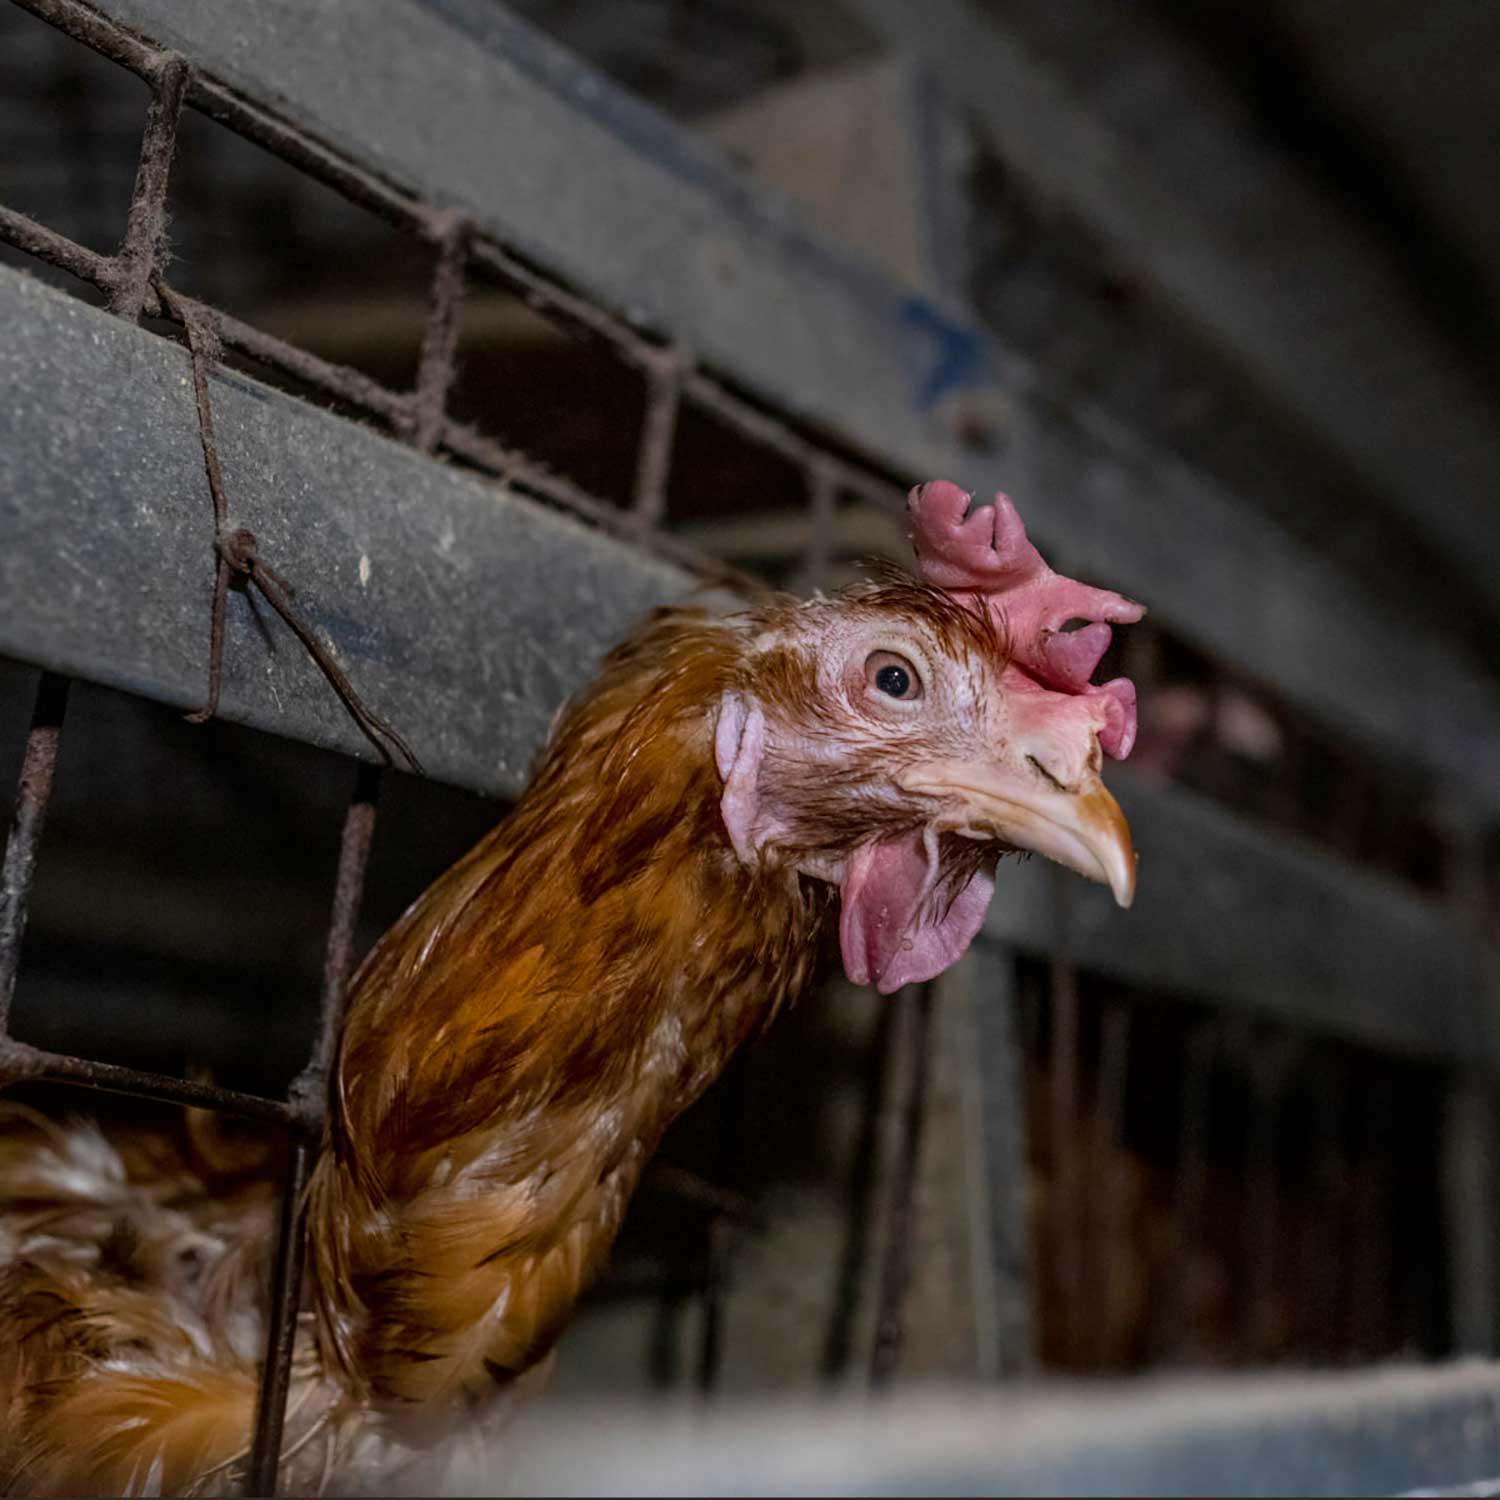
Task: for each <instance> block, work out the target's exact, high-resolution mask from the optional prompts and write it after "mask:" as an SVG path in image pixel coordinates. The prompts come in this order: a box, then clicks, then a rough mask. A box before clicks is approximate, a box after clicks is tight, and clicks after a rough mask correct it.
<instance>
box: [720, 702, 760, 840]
mask: <svg viewBox="0 0 1500 1500" xmlns="http://www.w3.org/2000/svg"><path fill="white" fill-rule="evenodd" d="M765 748H766V717H765V715H764V714H763V713H762V712H761V710H760V704H758V703H755V702H753V701H747V700H746V699H745V698H744V697H742V696H741V695H740V694H739V693H725V694H724V696H723V697H722V698H721V699H720V700H719V723H718V726H717V728H716V729H715V730H714V759H715V760H716V761H717V762H718V766H719V775H720V776H722V777H723V778H724V795H723V796H722V797H721V798H720V799H719V812H720V815H721V816H722V817H723V819H724V827H725V828H726V829H727V830H728V833H729V842H730V843H731V844H733V845H734V852H735V853H736V854H738V855H739V857H740V858H741V859H742V860H743V861H744V862H745V863H746V864H750V863H751V862H752V861H753V860H754V858H755V855H756V852H757V851H758V849H759V847H760V846H759V844H758V843H757V841H756V839H755V818H756V814H757V813H758V812H759V811H760V762H761V757H762V755H764V753H765Z"/></svg>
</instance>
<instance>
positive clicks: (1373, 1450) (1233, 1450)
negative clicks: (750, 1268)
mask: <svg viewBox="0 0 1500 1500" xmlns="http://www.w3.org/2000/svg"><path fill="white" fill-rule="evenodd" d="M431 1463H432V1467H431V1468H430V1469H427V1468H425V1467H424V1468H423V1469H421V1470H419V1471H416V1472H412V1471H406V1470H403V1471H402V1472H401V1473H400V1474H399V1475H393V1476H392V1477H391V1478H390V1479H389V1480H388V1481H387V1482H386V1486H385V1489H384V1490H383V1493H387V1494H396V1493H401V1494H411V1493H413V1492H416V1493H421V1494H432V1493H436V1492H438V1491H437V1490H435V1489H434V1488H433V1486H437V1485H441V1486H443V1487H444V1488H445V1489H446V1490H447V1491H448V1492H449V1493H457V1494H464V1495H487V1494H493V1493H495V1492H496V1491H497V1488H498V1490H499V1491H500V1492H501V1493H514V1494H522V1495H527V1494H538V1493H545V1494H575V1495H598V1494H612V1495H639V1494H644V1493H653V1492H654V1491H655V1488H656V1487H657V1486H658V1485H660V1484H661V1482H662V1476H663V1475H670V1476H672V1478H671V1484H672V1488H673V1489H674V1490H675V1491H676V1492H677V1493H679V1494H703V1493H710V1494H713V1493H732V1494H754V1495H767V1494H777V1495H788V1494H807V1493H821V1494H840V1495H869V1494H879V1495H1018V1496H1020V1495H1102V1496H1109V1495H1142V1496H1148V1495H1181V1496H1189V1495H1221V1494H1225V1493H1240V1494H1255V1495H1288V1496H1291V1495H1319V1496H1321V1495H1328V1496H1336V1495H1397V1494H1403V1493H1413V1492H1415V1493H1426V1494H1434V1493H1444V1492H1446V1493H1449V1494H1453V1495H1460V1494H1467V1495H1470V1496H1477V1495H1486V1494H1493V1493H1494V1488H1495V1484H1494V1481H1495V1479H1496V1476H1500V1367H1497V1366H1496V1365H1495V1364H1494V1363H1491V1362H1488V1361H1482V1360H1465V1361H1462V1362H1460V1363H1456V1364H1441V1365H1437V1366H1431V1365H1427V1366H1422V1365H1415V1364H1400V1365H1386V1366H1383V1367H1381V1368H1379V1369H1374V1370H1363V1371H1360V1372H1358V1373H1351V1374H1328V1373H1325V1374H1309V1373H1305V1372H1298V1373H1292V1372H1286V1371H1280V1372H1277V1373H1276V1374H1275V1375H1274V1376H1271V1377H1264V1376H1247V1375H1238V1376H1235V1375H1228V1374H1224V1375H1220V1376H1217V1377H1216V1378H1214V1379H1213V1380H1204V1379H1203V1378H1202V1377H1201V1376H1198V1375H1191V1376H1180V1377H1178V1378H1175V1379H1170V1380H1167V1379H1159V1380H1150V1381H1134V1382H1120V1383H1118V1384H1117V1385H1106V1384H1104V1383H1103V1382H1095V1383H1085V1382H1069V1383H1067V1384H1066V1385H1063V1386H1061V1388H1056V1389H1053V1388H1049V1387H1048V1386H1046V1385H1040V1386H1039V1387H1038V1388H1035V1389H1031V1390H1019V1391H1018V1390H1004V1391H1001V1392H996V1391H995V1390H994V1389H993V1388H991V1389H989V1390H983V1389H980V1390H973V1389H971V1390H964V1389H961V1388H951V1387H950V1388H947V1389H941V1390H933V1391H926V1392H914V1393H912V1394H910V1395H906V1396H903V1395H901V1394H900V1393H893V1394H892V1395H890V1396H889V1397H887V1398H886V1399H885V1400H884V1401H882V1402H881V1403H880V1404H879V1405H878V1406H877V1407H875V1408H874V1409H873V1410H872V1408H871V1404H870V1402H869V1401H868V1399H864V1398H851V1399H846V1400H844V1401H839V1402H832V1401H820V1402H817V1403H811V1402H803V1403H800V1404H799V1403H792V1402H787V1401H785V1400H783V1401H780V1402H772V1401H768V1400H767V1401H761V1402H742V1403H736V1404H735V1405H734V1406H730V1405H729V1404H728V1403H726V1404H725V1405H724V1406H723V1407H721V1408H719V1409H718V1410H716V1411H710V1412H704V1411H694V1410H682V1411H678V1412H663V1411H662V1410H661V1408H660V1406H659V1405H650V1404H647V1403H646V1402H644V1401H642V1402H638V1403H634V1404H629V1405H622V1404H621V1403H618V1402H616V1403H614V1404H613V1405H611V1406H608V1407H602V1406H601V1407H597V1408H584V1409H582V1410H579V1409H576V1408H575V1409H573V1410H571V1411H567V1410H565V1411H558V1412H557V1413H556V1414H555V1415H554V1416H553V1418H552V1420H551V1421H550V1422H547V1423H544V1430H543V1431H539V1432H537V1433H536V1436H535V1440H534V1441H528V1442H526V1443H511V1444H502V1445H498V1446H497V1445H495V1444H492V1443H484V1444H480V1443H475V1442H474V1441H473V1438H472V1436H471V1434H469V1433H468V1432H465V1431H460V1432H456V1433H454V1434H453V1435H452V1436H451V1437H449V1438H447V1439H445V1441H444V1442H443V1444H441V1445H440V1447H439V1449H438V1450H437V1452H435V1453H434V1454H433V1455H432V1460H431ZM1482 1481H1489V1483H1488V1485H1486V1486H1484V1487H1481V1483H1480V1482H1482ZM1461 1485H1463V1486H1466V1488H1463V1489H1460V1488H1459V1486H1461Z"/></svg>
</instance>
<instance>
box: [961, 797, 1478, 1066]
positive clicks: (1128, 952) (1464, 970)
mask: <svg viewBox="0 0 1500 1500" xmlns="http://www.w3.org/2000/svg"><path fill="white" fill-rule="evenodd" d="M1109 779H1110V782H1111V785H1112V787H1113V789H1114V791H1115V793H1116V795H1117V796H1118V797H1119V800H1120V804H1121V806H1122V807H1123V809H1124V811H1125V813H1126V816H1127V817H1128V818H1129V821H1130V827H1131V831H1132V834H1133V836H1134V838H1135V843H1136V847H1137V848H1138V849H1139V850H1140V851H1141V867H1140V881H1139V884H1138V886H1137V891H1136V899H1135V903H1134V905H1133V906H1132V907H1131V909H1130V910H1129V912H1121V911H1119V910H1118V909H1117V908H1116V907H1115V905H1114V903H1113V901H1112V900H1111V899H1110V897H1109V894H1108V892H1107V891H1104V890H1103V888H1102V887H1098V886H1090V885H1085V884H1084V883H1083V882H1081V881H1076V880H1074V881H1072V882H1071V884H1070V888H1069V891H1068V901H1069V943H1070V945H1071V952H1072V955H1073V958H1074V960H1075V961H1076V962H1077V963H1078V965H1079V966H1080V967H1081V968H1083V969H1085V970H1087V971H1089V972H1092V973H1097V974H1101V975H1107V976H1109V977H1111V978H1116V979H1120V980H1124V981H1126V982H1127V983H1129V984H1132V985H1135V986H1139V987H1141V988H1143V989H1151V988H1155V989H1161V990H1168V991H1176V992H1178V993H1181V994H1189V995H1195V996H1199V997H1201V998H1203V999H1206V1000H1212V1001H1213V1002H1214V1003H1216V1004H1219V1005H1221V1006H1224V1007H1225V1008H1227V1009H1229V1010H1231V1011H1238V1012H1242V1013H1245V1014H1253V1015H1256V1016H1260V1017H1263V1018H1266V1019H1275V1020H1277V1021H1279V1022H1281V1023H1283V1024H1285V1025H1289V1026H1293V1027H1297V1028H1300V1029H1304V1030H1312V1031H1320V1032H1323V1033H1325V1034H1328V1035H1334V1036H1342V1037H1346V1038H1350V1039H1357V1040H1360V1041H1365V1042H1368V1043H1370V1044H1372V1045H1374V1046H1377V1047H1380V1048H1383V1049H1387V1050H1394V1051H1397V1052H1401V1053H1405V1054H1408V1055H1412V1056H1420V1057H1429V1058H1443V1059H1448V1060H1451V1061H1454V1062H1458V1063H1462V1064H1464V1065H1465V1066H1470V1065H1481V1066H1490V1065H1493V1064H1494V1063H1495V1062H1497V1061H1500V1011H1497V1010H1495V1009H1493V1008H1491V1007H1488V1006H1486V1005H1484V1004H1482V1003H1480V995H1481V993H1482V975H1483V963H1484V953H1483V948H1482V946H1481V944H1480V942H1479V941H1477V940H1476V938H1475V937H1474V935H1473V934H1472V933H1471V932H1470V931H1469V930H1468V929H1467V928H1466V927H1465V926H1464V925H1463V924H1462V923H1460V922H1458V921H1456V920H1455V919H1454V917H1453V914H1452V913H1451V911H1449V910H1446V909H1445V908H1444V907H1443V906H1442V905H1440V904H1439V903H1437V902H1435V901H1432V900H1429V899H1426V898H1425V897H1423V896H1421V895H1419V894H1418V893H1416V892H1415V891H1413V890H1412V889H1410V888H1409V887H1406V886H1404V885H1402V884H1401V883H1400V882H1399V881H1397V880H1395V879H1394V878H1392V877H1387V876H1382V875H1379V874H1376V873H1373V872H1368V871H1363V870H1360V869H1357V868H1355V867H1353V866H1351V865H1349V864H1347V863H1345V862H1343V861H1341V860H1339V859H1337V858H1335V857H1330V856H1327V855H1324V854H1322V853H1320V852H1319V851H1318V850H1317V848H1316V846H1314V845H1312V844H1310V843H1308V842H1306V841H1304V840H1300V839H1296V838H1292V837H1288V836H1287V834H1286V833H1285V832H1284V831H1281V830H1276V829H1271V828H1264V827H1260V826H1256V825H1254V824H1252V823H1250V822H1249V821H1247V820H1246V819H1244V818H1243V817H1242V816H1240V815H1238V814H1236V813H1235V812H1233V811H1232V810H1230V809H1228V808H1225V807H1222V806H1220V805H1218V804H1216V803H1215V802H1213V801H1211V800H1210V799H1208V798H1206V797H1203V796H1200V795H1198V794H1196V793H1193V792H1190V791H1188V790H1186V789H1184V788H1182V787H1176V786H1162V785H1159V784H1149V783H1147V782H1145V781H1144V780H1143V779H1141V778H1138V777H1133V776H1131V775H1130V773H1129V771H1128V769H1126V768H1120V769H1118V770H1111V771H1110V772H1109ZM1057 878H1058V877H1057V875H1056V874H1055V873H1054V868H1053V867H1050V866H1046V865H1043V864H1041V863H1040V862H1037V861H1032V862H1029V863H1021V862H1019V861H1014V860H1004V861H1002V862H1001V865H1000V870H999V873H998V876H997V879H996V894H995V899H994V901H993V902H992V903H991V904H990V910H989V915H988V918H987V920H986V924H985V931H986V932H987V933H989V934H990V935H991V936H992V937H994V938H995V939H996V940H997V941H1000V942H1009V943H1013V944H1014V945H1015V946H1017V947H1018V948H1020V949H1022V950H1023V951H1025V952H1028V953H1048V952H1051V951H1053V950H1054V949H1055V946H1056V939H1055V931H1056V921H1055V915H1054V910H1053V903H1054V900H1055V890H1054V882H1055V881H1056V879H1057ZM1413 995H1421V996H1422V997H1423V1003H1422V1004H1421V1005H1413V1004H1412V1003H1411V997H1412V996H1413ZM1481 1060H1482V1061H1481Z"/></svg>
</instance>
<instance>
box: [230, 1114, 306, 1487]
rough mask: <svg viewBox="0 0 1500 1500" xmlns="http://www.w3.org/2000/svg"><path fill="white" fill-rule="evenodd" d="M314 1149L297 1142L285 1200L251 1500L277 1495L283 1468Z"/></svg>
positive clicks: (247, 1484) (302, 1137)
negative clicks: (278, 1479) (282, 1454)
mask: <svg viewBox="0 0 1500 1500" xmlns="http://www.w3.org/2000/svg"><path fill="white" fill-rule="evenodd" d="M312 1153H313V1147H312V1143H311V1142H310V1141H309V1140H308V1138H307V1137H306V1136H305V1135H301V1134H298V1135H297V1136H296V1137H295V1138H294V1140H293V1141H292V1154H291V1159H290V1160H289V1161H288V1162H287V1169H286V1180H285V1183H284V1184H283V1190H282V1199H281V1222H280V1227H279V1231H278V1233H277V1238H276V1263H275V1267H274V1271H273V1275H272V1281H271V1306H270V1310H269V1315H268V1316H269V1326H268V1329H267V1334H266V1362H265V1365H264V1366H263V1368H262V1370H261V1381H260V1392H259V1395H258V1398H257V1401H256V1408H255V1439H254V1442H253V1444H252V1445H251V1450H250V1469H249V1473H248V1475H247V1476H246V1480H245V1493H246V1494H247V1495H274V1494H275V1493H276V1482H277V1478H278V1473H279V1470H280V1468H281V1435H282V1430H283V1428H284V1427H285V1424H286V1404H287V1397H288V1395H289V1394H290V1392H291V1387H292V1355H293V1354H294V1353H295V1352H296V1347H297V1313H298V1310H299V1309H300V1307H301V1304H302V1239H303V1233H304V1231H305V1230H306V1227H307V1201H306V1190H307V1179H308V1176H309V1175H310V1173H311V1171H312Z"/></svg>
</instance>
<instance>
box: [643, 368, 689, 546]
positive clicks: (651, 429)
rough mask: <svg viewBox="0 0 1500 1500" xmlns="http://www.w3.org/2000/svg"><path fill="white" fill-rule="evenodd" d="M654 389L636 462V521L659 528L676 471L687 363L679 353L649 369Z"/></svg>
mask: <svg viewBox="0 0 1500 1500" xmlns="http://www.w3.org/2000/svg"><path fill="white" fill-rule="evenodd" d="M648 369H649V370H650V382H651V388H650V391H649V393H648V395H647V398H646V419H645V421H644V422H643V423H642V424H641V445H640V451H639V455H638V457H637V459H636V469H635V501H634V505H633V507H632V509H633V511H634V514H635V516H636V519H637V520H639V521H640V522H642V523H643V524H644V525H647V526H655V525H656V524H657V523H658V522H660V520H661V518H662V517H663V516H664V515H665V514H666V510H667V480H668V477H669V475H670V472H671V467H672V445H673V442H674V441H675V439H676V436H677V413H678V411H679V409H680V408H681V405H682V383H683V378H684V376H685V375H686V373H687V362H686V360H685V359H684V357H683V356H682V354H681V353H680V352H679V351H678V350H676V349H668V350H664V351H663V352H662V353H661V354H659V355H658V356H657V357H656V359H655V360H654V361H653V362H652V363H651V364H650V365H649V366H648Z"/></svg>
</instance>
